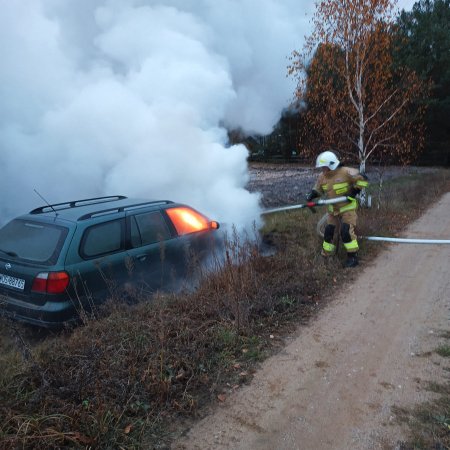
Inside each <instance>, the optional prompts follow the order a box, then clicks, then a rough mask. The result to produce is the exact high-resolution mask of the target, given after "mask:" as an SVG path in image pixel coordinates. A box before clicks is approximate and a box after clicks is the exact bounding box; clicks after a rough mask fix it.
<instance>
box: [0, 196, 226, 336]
mask: <svg viewBox="0 0 450 450" xmlns="http://www.w3.org/2000/svg"><path fill="white" fill-rule="evenodd" d="M218 228H219V224H218V223H217V222H215V221H211V220H209V219H208V218H207V217H206V216H204V215H203V214H201V213H200V212H198V211H196V210H195V209H193V208H191V207H190V206H187V205H183V204H179V203H175V202H172V201H168V200H161V201H149V200H140V199H131V198H127V197H125V196H120V195H119V196H108V197H97V198H89V199H83V200H76V201H70V202H65V203H57V204H53V205H50V204H48V205H45V206H41V207H39V208H36V209H33V210H32V211H30V212H29V213H28V214H25V215H22V216H20V217H17V218H15V219H13V220H12V221H10V222H9V223H7V224H6V225H5V226H4V227H3V228H1V229H0V312H1V313H2V314H3V315H6V316H8V317H12V318H14V319H17V320H19V321H23V322H27V323H30V324H34V325H38V326H43V327H60V326H62V325H64V324H67V323H71V322H75V321H77V320H78V319H79V314H80V311H86V310H90V309H91V308H92V307H93V306H95V305H96V304H98V303H100V302H102V301H103V300H104V299H105V298H108V297H110V296H111V295H112V292H113V291H115V290H117V289H119V290H120V288H121V287H123V286H124V285H125V284H128V283H132V284H133V285H140V286H141V287H145V289H146V290H147V291H154V290H156V289H159V288H161V287H164V286H167V285H168V284H169V283H170V280H172V279H173V277H174V275H175V276H176V275H177V274H180V273H184V272H185V270H186V267H187V266H188V265H189V264H190V258H191V256H192V254H193V253H194V252H207V251H208V249H209V248H210V245H211V243H212V241H213V240H214V237H217V234H216V230H217V229H218Z"/></svg>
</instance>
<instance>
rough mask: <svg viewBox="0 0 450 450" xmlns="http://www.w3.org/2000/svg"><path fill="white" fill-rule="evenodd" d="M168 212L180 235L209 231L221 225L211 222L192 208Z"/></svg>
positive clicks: (171, 209)
mask: <svg viewBox="0 0 450 450" xmlns="http://www.w3.org/2000/svg"><path fill="white" fill-rule="evenodd" d="M166 212H167V214H168V216H169V217H170V219H171V221H172V223H173V224H174V226H175V228H176V230H177V233H178V234H179V235H183V234H189V233H194V232H196V231H203V230H208V229H211V228H215V229H217V228H219V224H218V223H217V222H214V221H213V222H210V221H209V220H208V219H207V218H206V217H205V216H204V215H203V214H200V213H199V212H197V211H195V210H193V209H191V208H187V207H177V208H169V209H167V210H166Z"/></svg>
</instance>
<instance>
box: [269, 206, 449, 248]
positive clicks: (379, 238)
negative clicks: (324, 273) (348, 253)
mask: <svg viewBox="0 0 450 450" xmlns="http://www.w3.org/2000/svg"><path fill="white" fill-rule="evenodd" d="M345 201H348V198H347V197H337V198H332V199H327V200H318V201H316V202H307V203H304V204H299V205H289V206H280V207H279V208H271V209H266V210H264V211H263V212H262V213H261V215H266V214H272V213H277V212H283V211H292V210H294V209H302V208H310V209H312V210H313V211H314V209H313V208H314V207H316V206H322V205H332V204H334V203H340V202H345ZM324 217H326V216H324ZM322 219H323V218H322ZM320 222H322V220H321V221H320ZM320 222H319V225H320ZM317 228H318V230H319V226H318V227H317ZM359 237H360V238H361V239H366V240H367V241H379V242H380V241H381V242H394V243H398V244H450V239H412V238H392V237H384V236H359Z"/></svg>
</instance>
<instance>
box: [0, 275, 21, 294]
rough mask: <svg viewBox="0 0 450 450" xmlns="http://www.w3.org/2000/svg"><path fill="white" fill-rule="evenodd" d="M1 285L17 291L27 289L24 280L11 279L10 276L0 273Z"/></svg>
mask: <svg viewBox="0 0 450 450" xmlns="http://www.w3.org/2000/svg"><path fill="white" fill-rule="evenodd" d="M0 284H3V285H4V286H10V287H14V288H16V289H21V290H22V291H23V288H24V287H25V280H22V278H15V277H10V276H9V275H4V274H3V273H0Z"/></svg>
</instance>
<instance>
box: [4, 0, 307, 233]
mask: <svg viewBox="0 0 450 450" xmlns="http://www.w3.org/2000/svg"><path fill="white" fill-rule="evenodd" d="M295 4H296V2H295V1H293V0H289V1H284V2H279V1H276V0H263V1H256V0H240V1H235V0H222V1H216V0H192V1H189V0H165V1H162V0H159V1H158V0H134V1H133V0H127V1H125V0H120V1H114V0H95V1H94V0H77V1H76V2H65V1H62V0H1V1H0V5H1V14H0V42H1V44H0V45H1V60H0V64H1V70H0V98H1V99H2V101H1V102H0V151H1V153H0V171H1V178H0V179H1V188H2V202H1V221H2V222H3V221H4V220H5V219H9V218H11V217H12V216H14V215H16V214H18V213H22V212H25V211H27V210H28V209H29V208H31V207H33V206H37V205H39V204H42V200H41V199H39V198H38V197H37V196H36V194H35V193H34V192H33V190H34V189H36V190H37V191H39V192H40V193H41V194H42V195H43V196H44V197H46V199H47V200H48V201H50V202H58V201H65V200H72V199H77V198H85V197H92V196H98V195H109V194H125V195H129V196H139V197H142V198H158V199H173V200H176V201H182V202H187V203H189V204H191V205H192V206H194V207H197V208H198V209H199V210H201V211H202V212H205V213H207V214H208V215H209V216H210V217H211V218H213V219H217V220H219V221H220V220H222V221H226V222H229V223H231V222H234V223H236V224H242V223H243V222H245V221H247V222H248V221H249V220H252V219H253V218H255V217H257V212H258V200H259V198H258V196H257V195H255V194H250V193H248V192H247V191H246V190H245V184H246V182H247V167H246V157H247V150H246V149H245V148H244V147H243V146H241V145H239V146H233V147H227V134H226V129H225V127H226V126H229V127H241V128H243V129H244V130H246V131H247V132H249V133H255V132H256V133H268V132H270V131H271V129H272V126H273V125H274V124H275V122H276V121H277V119H278V117H279V113H280V111H281V110H282V109H283V108H284V107H285V106H286V105H287V104H288V103H289V101H290V99H291V98H292V94H293V85H292V81H289V80H287V79H286V66H287V64H288V61H287V57H288V56H289V54H290V52H291V50H292V49H294V48H296V47H297V46H298V44H299V40H301V39H302V36H303V34H304V31H305V30H304V27H303V26H302V23H303V22H304V23H305V24H306V23H307V18H305V15H304V13H305V11H304V9H303V10H301V11H299V12H298V16H297V17H296V15H295V13H294V9H295Z"/></svg>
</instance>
